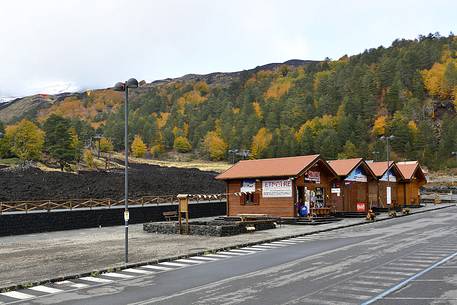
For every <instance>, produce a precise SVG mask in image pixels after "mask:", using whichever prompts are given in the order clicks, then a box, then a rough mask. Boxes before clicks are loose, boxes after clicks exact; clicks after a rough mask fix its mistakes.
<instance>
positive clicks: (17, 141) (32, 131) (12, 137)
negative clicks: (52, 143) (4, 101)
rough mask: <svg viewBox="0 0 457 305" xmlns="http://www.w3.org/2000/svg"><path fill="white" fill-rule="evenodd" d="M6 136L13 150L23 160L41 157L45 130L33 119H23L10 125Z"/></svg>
mask: <svg viewBox="0 0 457 305" xmlns="http://www.w3.org/2000/svg"><path fill="white" fill-rule="evenodd" d="M5 137H6V139H7V140H8V142H9V143H10V149H11V152H12V153H14V154H15V155H16V156H17V157H18V158H19V159H21V160H22V161H31V160H39V159H41V154H42V150H43V145H44V132H43V131H42V130H41V129H40V128H38V126H37V125H35V124H34V123H32V122H31V121H29V120H26V119H23V120H22V121H20V122H19V123H18V124H16V125H12V126H8V127H7V128H6V134H5Z"/></svg>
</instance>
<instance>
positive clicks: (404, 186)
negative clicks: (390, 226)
mask: <svg viewBox="0 0 457 305" xmlns="http://www.w3.org/2000/svg"><path fill="white" fill-rule="evenodd" d="M424 184H425V181H421V180H417V179H413V180H411V181H407V182H402V183H401V184H400V186H399V187H398V197H399V202H400V203H401V205H406V206H410V205H413V206H415V205H419V204H420V195H419V189H420V187H421V186H422V185H424Z"/></svg>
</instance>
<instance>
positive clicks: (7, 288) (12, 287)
mask: <svg viewBox="0 0 457 305" xmlns="http://www.w3.org/2000/svg"><path fill="white" fill-rule="evenodd" d="M454 206H456V205H455V204H449V205H446V206H440V207H434V208H431V209H428V210H424V211H417V212H415V213H411V214H406V215H398V216H396V217H386V218H382V219H378V220H375V221H366V220H363V221H361V222H356V223H352V224H348V225H342V226H338V227H334V228H327V229H322V230H317V231H313V232H307V233H300V234H293V235H286V236H280V237H274V238H269V239H263V240H259V241H255V242H248V243H242V244H236V245H233V246H229V247H222V248H214V249H210V250H206V251H197V252H189V253H187V254H182V255H178V256H170V257H165V258H161V259H154V260H148V261H141V262H136V263H129V264H124V265H117V266H116V265H114V266H112V267H108V268H102V269H96V270H93V271H92V272H83V273H77V274H72V275H65V276H59V277H55V278H50V279H46V280H38V281H32V282H24V283H19V284H16V285H10V286H5V287H0V292H6V291H13V290H19V289H26V288H30V287H33V286H38V285H45V284H49V283H55V282H60V281H65V280H72V279H78V278H80V277H85V276H95V277H96V276H98V275H100V274H101V273H105V272H113V271H122V270H124V269H128V268H135V267H141V266H144V265H151V264H158V263H162V262H170V261H174V260H178V259H182V258H189V257H191V256H201V255H205V254H208V253H215V252H219V251H225V250H231V249H237V248H243V247H249V246H254V245H258V244H263V243H269V242H274V241H279V240H283V239H290V238H295V237H301V236H308V235H314V234H319V233H323V232H330V231H336V230H341V229H345V228H350V227H355V226H361V225H367V224H372V223H376V222H380V221H385V220H393V219H397V218H400V217H405V216H412V215H415V214H422V213H426V212H430V211H437V210H442V209H446V208H450V207H454Z"/></svg>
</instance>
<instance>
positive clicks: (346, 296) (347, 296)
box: [325, 291, 370, 300]
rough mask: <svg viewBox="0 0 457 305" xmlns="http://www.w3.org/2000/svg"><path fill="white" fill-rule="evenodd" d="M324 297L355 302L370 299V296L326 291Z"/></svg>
mask: <svg viewBox="0 0 457 305" xmlns="http://www.w3.org/2000/svg"><path fill="white" fill-rule="evenodd" d="M325 296H334V297H337V298H341V299H356V300H366V299H367V298H369V297H370V295H360V294H352V293H347V292H341V293H340V292H334V291H326V292H325Z"/></svg>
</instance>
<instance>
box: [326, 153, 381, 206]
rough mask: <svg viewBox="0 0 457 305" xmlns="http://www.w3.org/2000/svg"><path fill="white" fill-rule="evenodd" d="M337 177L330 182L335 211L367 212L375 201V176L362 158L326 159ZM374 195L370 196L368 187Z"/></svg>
mask: <svg viewBox="0 0 457 305" xmlns="http://www.w3.org/2000/svg"><path fill="white" fill-rule="evenodd" d="M328 163H329V164H330V166H331V167H332V169H333V170H334V171H335V172H336V173H337V174H338V176H339V179H338V180H337V181H335V182H333V184H332V189H331V193H332V195H331V198H332V203H333V204H334V205H335V210H336V212H340V213H341V212H342V213H347V212H367V211H368V209H369V208H370V207H371V206H372V204H374V203H376V202H377V177H376V175H375V174H374V173H373V171H372V170H371V169H370V167H369V166H368V165H367V163H366V162H365V161H364V160H363V159H362V158H354V159H344V160H332V161H328ZM370 187H371V188H374V190H373V191H372V193H373V194H375V196H374V197H373V196H370V192H369V188H370Z"/></svg>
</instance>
